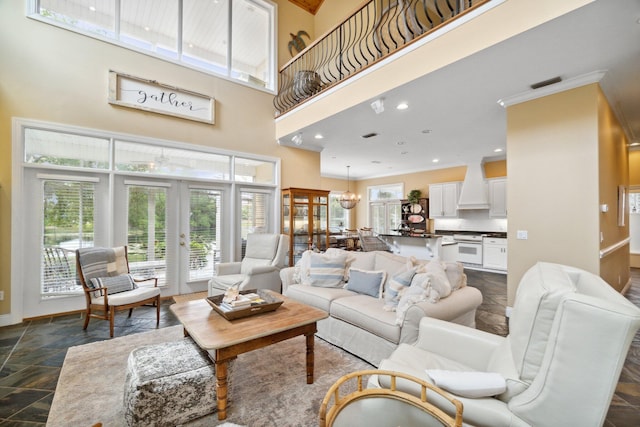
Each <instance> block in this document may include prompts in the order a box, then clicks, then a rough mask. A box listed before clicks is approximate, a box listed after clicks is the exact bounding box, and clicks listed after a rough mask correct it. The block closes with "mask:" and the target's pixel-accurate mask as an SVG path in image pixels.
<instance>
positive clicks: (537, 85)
mask: <svg viewBox="0 0 640 427" xmlns="http://www.w3.org/2000/svg"><path fill="white" fill-rule="evenodd" d="M561 81H562V78H560V76H558V77H554V78H552V79H549V80H543V81H541V82H538V83H534V84H532V85H531V89H540V88H541V87H545V86H549V85H552V84H555V83H560V82H561Z"/></svg>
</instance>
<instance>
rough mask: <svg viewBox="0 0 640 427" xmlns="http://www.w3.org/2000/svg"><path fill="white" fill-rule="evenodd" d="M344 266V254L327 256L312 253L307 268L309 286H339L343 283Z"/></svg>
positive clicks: (345, 257)
mask: <svg viewBox="0 0 640 427" xmlns="http://www.w3.org/2000/svg"><path fill="white" fill-rule="evenodd" d="M346 266H347V256H346V255H339V256H335V257H329V256H326V255H322V254H317V253H312V254H311V265H310V268H309V282H310V284H311V286H318V287H323V288H341V287H342V286H343V285H344V273H345V271H344V270H345V268H346Z"/></svg>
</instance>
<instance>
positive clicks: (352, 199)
mask: <svg viewBox="0 0 640 427" xmlns="http://www.w3.org/2000/svg"><path fill="white" fill-rule="evenodd" d="M350 167H351V166H347V191H345V192H344V193H342V194H341V195H340V206H342V207H343V208H344V209H353V208H354V207H355V206H356V205H357V204H358V202H359V201H360V196H356V195H355V194H354V193H352V192H351V191H349V168H350Z"/></svg>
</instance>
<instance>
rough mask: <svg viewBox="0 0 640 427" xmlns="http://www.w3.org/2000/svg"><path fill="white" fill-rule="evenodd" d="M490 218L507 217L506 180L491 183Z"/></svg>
mask: <svg viewBox="0 0 640 427" xmlns="http://www.w3.org/2000/svg"><path fill="white" fill-rule="evenodd" d="M488 182H489V216H490V217H491V218H506V217H507V180H506V179H504V178H499V179H490V180H489V181H488Z"/></svg>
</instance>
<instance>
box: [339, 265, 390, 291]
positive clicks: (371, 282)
mask: <svg viewBox="0 0 640 427" xmlns="http://www.w3.org/2000/svg"><path fill="white" fill-rule="evenodd" d="M386 277H387V273H386V272H385V271H365V270H360V269H357V268H350V269H349V281H348V282H347V285H346V286H345V289H348V290H350V291H353V292H357V293H359V294H364V295H370V296H372V297H374V298H381V297H382V290H383V284H384V279H385V278H386Z"/></svg>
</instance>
